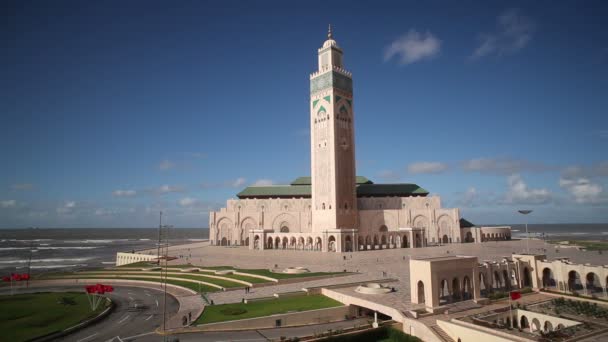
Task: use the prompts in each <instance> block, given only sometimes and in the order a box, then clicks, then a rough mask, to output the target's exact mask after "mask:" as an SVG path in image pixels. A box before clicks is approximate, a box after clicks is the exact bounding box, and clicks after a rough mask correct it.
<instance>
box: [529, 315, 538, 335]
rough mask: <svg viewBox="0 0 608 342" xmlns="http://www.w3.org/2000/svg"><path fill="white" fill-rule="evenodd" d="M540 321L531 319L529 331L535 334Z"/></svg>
mask: <svg viewBox="0 0 608 342" xmlns="http://www.w3.org/2000/svg"><path fill="white" fill-rule="evenodd" d="M540 326H541V325H540V321H539V320H538V318H533V319H532V323H531V324H530V331H531V332H535V331H539V330H540Z"/></svg>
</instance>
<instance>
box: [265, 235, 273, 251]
mask: <svg viewBox="0 0 608 342" xmlns="http://www.w3.org/2000/svg"><path fill="white" fill-rule="evenodd" d="M272 246H273V245H272V237H268V242H267V244H266V248H267V249H272Z"/></svg>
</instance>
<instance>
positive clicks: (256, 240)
mask: <svg viewBox="0 0 608 342" xmlns="http://www.w3.org/2000/svg"><path fill="white" fill-rule="evenodd" d="M253 249H260V236H259V235H257V234H256V235H254V237H253Z"/></svg>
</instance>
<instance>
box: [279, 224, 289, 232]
mask: <svg viewBox="0 0 608 342" xmlns="http://www.w3.org/2000/svg"><path fill="white" fill-rule="evenodd" d="M280 227H281V230H280V231H281V233H289V226H288V223H287V222H282V223H281V225H280Z"/></svg>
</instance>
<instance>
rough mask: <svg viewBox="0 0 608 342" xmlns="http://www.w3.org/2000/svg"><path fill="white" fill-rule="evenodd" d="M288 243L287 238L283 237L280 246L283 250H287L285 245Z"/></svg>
mask: <svg viewBox="0 0 608 342" xmlns="http://www.w3.org/2000/svg"><path fill="white" fill-rule="evenodd" d="M288 243H289V240H288V239H287V237H283V243H282V246H281V247H283V249H287V244H288Z"/></svg>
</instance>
